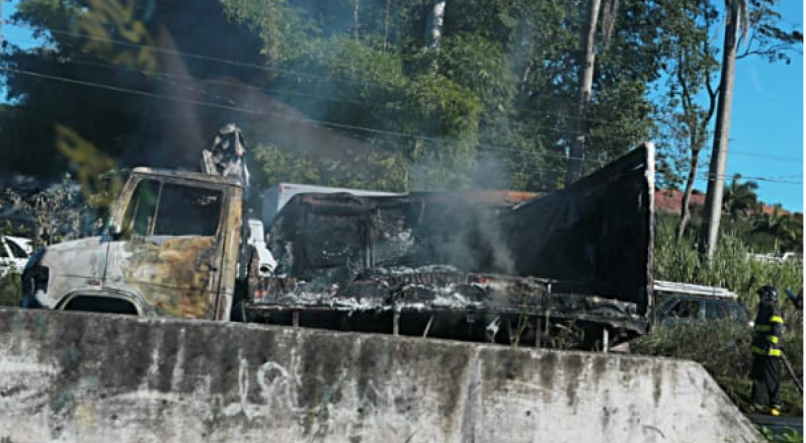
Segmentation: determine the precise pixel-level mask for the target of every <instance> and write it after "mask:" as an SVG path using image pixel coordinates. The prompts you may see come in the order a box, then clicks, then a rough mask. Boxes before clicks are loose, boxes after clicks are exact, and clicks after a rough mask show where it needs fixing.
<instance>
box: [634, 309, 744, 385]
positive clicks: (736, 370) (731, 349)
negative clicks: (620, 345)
mask: <svg viewBox="0 0 806 443" xmlns="http://www.w3.org/2000/svg"><path fill="white" fill-rule="evenodd" d="M751 339H752V331H751V330H749V329H747V328H744V327H741V326H740V325H737V324H736V323H735V322H733V321H732V320H729V319H726V320H721V321H715V322H702V323H692V324H689V325H679V326H674V327H666V326H657V327H656V328H655V329H654V330H653V332H652V333H651V334H649V335H645V336H643V337H640V338H638V339H636V340H634V341H632V342H630V350H631V351H632V352H634V353H637V354H645V355H655V356H662V357H673V358H680V359H685V360H693V361H696V362H698V363H700V364H702V365H703V366H704V367H705V369H706V370H707V371H708V372H709V373H710V374H711V375H712V376H713V377H714V378H720V377H747V376H748V375H749V374H750V363H751V360H750V356H749V351H750V341H751Z"/></svg>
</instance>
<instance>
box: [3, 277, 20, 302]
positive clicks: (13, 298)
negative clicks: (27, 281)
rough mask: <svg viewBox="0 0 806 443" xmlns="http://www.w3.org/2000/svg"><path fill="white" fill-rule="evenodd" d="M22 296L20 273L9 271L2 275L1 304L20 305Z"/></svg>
mask: <svg viewBox="0 0 806 443" xmlns="http://www.w3.org/2000/svg"><path fill="white" fill-rule="evenodd" d="M21 298H22V280H21V279H20V274H17V273H9V274H6V275H4V276H3V277H0V306H11V307H18V306H19V305H20V299H21Z"/></svg>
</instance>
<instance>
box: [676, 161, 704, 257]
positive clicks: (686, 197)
mask: <svg viewBox="0 0 806 443" xmlns="http://www.w3.org/2000/svg"><path fill="white" fill-rule="evenodd" d="M699 163H700V151H692V153H691V164H690V169H689V172H688V177H687V178H686V189H685V191H683V200H682V202H681V203H680V221H679V222H678V224H677V241H678V243H679V242H680V241H681V240H682V239H683V234H685V232H686V226H688V222H689V220H691V207H690V205H691V193H692V192H693V191H694V181H695V180H696V179H697V167H698V166H699Z"/></svg>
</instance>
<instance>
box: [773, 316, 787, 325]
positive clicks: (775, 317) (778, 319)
mask: <svg viewBox="0 0 806 443" xmlns="http://www.w3.org/2000/svg"><path fill="white" fill-rule="evenodd" d="M770 323H781V324H783V323H784V319H783V318H782V317H781V316H780V315H773V316H772V317H770Z"/></svg>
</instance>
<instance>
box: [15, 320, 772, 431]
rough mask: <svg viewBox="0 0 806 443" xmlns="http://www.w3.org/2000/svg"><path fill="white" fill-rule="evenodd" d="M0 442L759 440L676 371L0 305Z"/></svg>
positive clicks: (451, 345) (698, 372) (631, 361)
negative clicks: (31, 309)
mask: <svg viewBox="0 0 806 443" xmlns="http://www.w3.org/2000/svg"><path fill="white" fill-rule="evenodd" d="M0 440H2V441H3V442H4V443H23V442H47V441H52V442H56V441H59V442H116V443H122V442H188V441H207V442H220V441H239V442H250V441H283V442H303V441H304V442H311V441H327V442H349V443H357V442H389V443H391V442H527V441H531V442H537V441H551V442H582V441H584V442H598V441H607V442H737V443H738V442H751V441H762V438H761V437H760V435H759V434H758V433H757V432H756V431H755V429H754V428H753V427H752V425H751V424H750V422H749V421H748V420H747V419H746V418H745V417H744V416H742V415H741V414H740V413H739V411H738V409H737V408H736V407H735V406H734V405H733V404H732V403H731V402H730V401H729V399H728V398H727V396H726V395H725V394H724V393H723V392H722V391H721V390H720V389H719V387H718V386H717V385H716V383H715V382H714V381H713V380H712V379H711V377H710V376H709V375H708V374H707V373H706V372H705V370H704V369H703V368H702V367H701V366H700V365H698V364H695V363H692V362H687V361H679V360H669V359H654V358H646V357H633V356H621V355H605V354H595V353H581V352H558V351H548V350H539V349H525V348H520V349H513V348H510V347H506V346H500V345H483V344H472V343H459V342H449V341H440V340H425V339H417V338H407V337H394V336H388V335H359V334H351V333H339V332H332V331H317V330H310V329H307V330H306V329H291V328H282V327H266V326H258V325H240V324H223V323H214V322H205V321H193V320H187V321H183V320H169V319H146V318H132V317H124V316H111V315H94V314H80V313H65V312H45V311H21V310H15V309H0Z"/></svg>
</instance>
